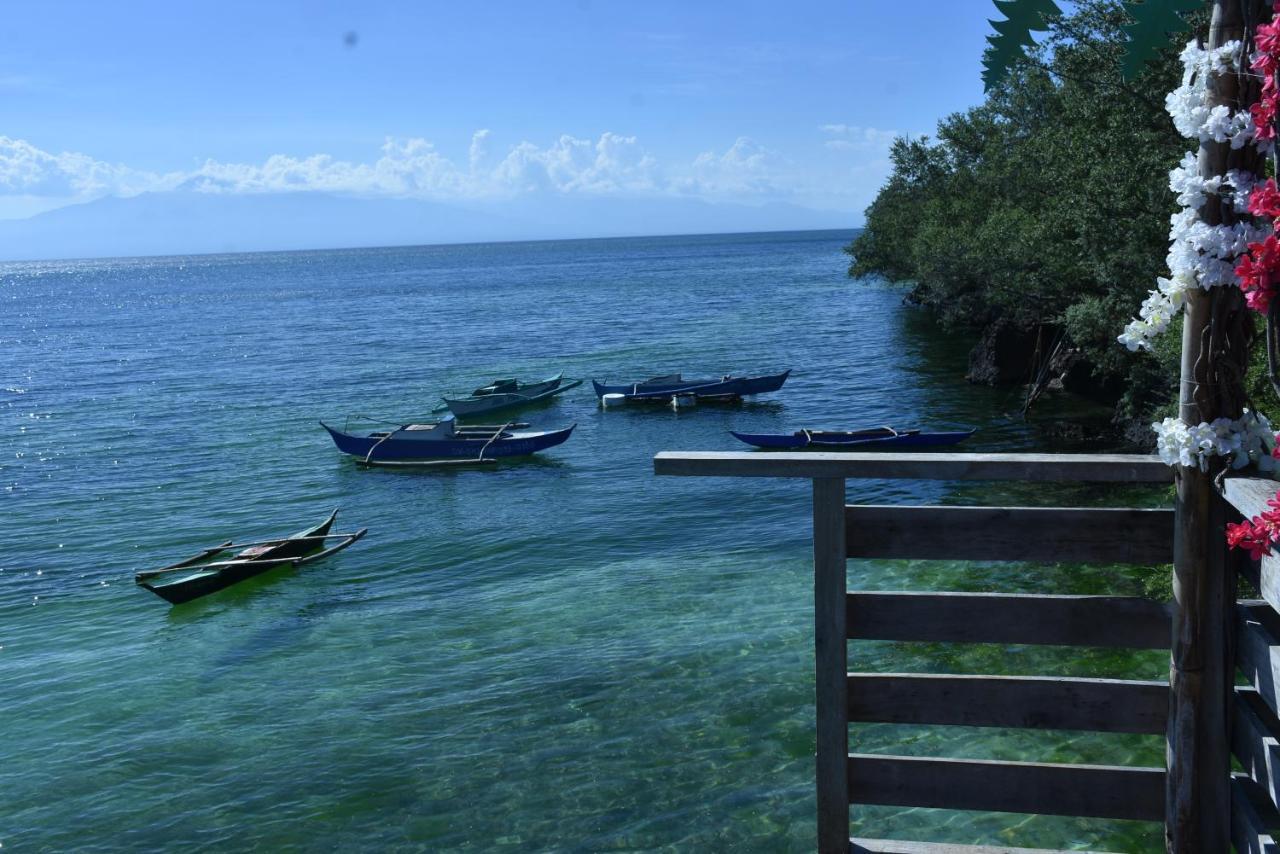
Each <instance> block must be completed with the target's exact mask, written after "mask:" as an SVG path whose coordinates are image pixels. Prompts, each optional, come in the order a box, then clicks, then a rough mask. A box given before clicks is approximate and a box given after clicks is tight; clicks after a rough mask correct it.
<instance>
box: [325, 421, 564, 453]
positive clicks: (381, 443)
mask: <svg viewBox="0 0 1280 854" xmlns="http://www.w3.org/2000/svg"><path fill="white" fill-rule="evenodd" d="M320 426H322V427H324V429H325V430H327V431H329V436H330V437H331V438H332V439H333V443H334V445H336V446H337V448H338V450H339V451H342V453H344V454H350V455H352V456H354V457H359V458H360V459H361V460H366V459H367V460H369V461H371V462H378V461H410V460H458V459H468V458H471V459H477V460H478V459H480V457H481V451H482V450H483V452H484V458H485V459H494V458H499V457H521V456H527V455H529V454H536V453H538V452H539V451H545V450H546V449H547V448H554V447H555V446H556V445H560V444H563V443H564V442H566V441H567V440H568V439H569V436H570V435H571V434H572V433H573V430H574V426H576V425H572V426H569V427H566V428H564V429H563V430H548V431H543V432H534V433H520V432H517V433H509V434H505V436H504V437H502V438H498V439H493V440H492V441H490V439H489V438H486V437H482V436H480V437H474V438H472V437H467V438H455V439H448V440H433V439H429V438H426V437H423V438H421V439H419V438H412V437H406V438H403V439H402V438H390V439H385V438H384V436H385V435H386V434H375V435H371V436H354V435H352V434H350V433H344V432H342V431H341V430H335V429H334V428H332V427H330V426H329V425H328V424H325V423H324V422H321V424H320ZM401 432H403V431H396V434H397V435H398V434H399V433H401ZM375 446H376V447H375ZM370 451H372V452H373V454H372V456H370Z"/></svg>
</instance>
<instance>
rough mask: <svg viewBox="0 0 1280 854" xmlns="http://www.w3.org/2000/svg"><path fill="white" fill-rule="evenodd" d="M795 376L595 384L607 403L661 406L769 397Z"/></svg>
mask: <svg viewBox="0 0 1280 854" xmlns="http://www.w3.org/2000/svg"><path fill="white" fill-rule="evenodd" d="M790 375H791V371H790V369H788V370H785V371H783V372H782V373H780V374H772V375H770V376H760V377H734V376H723V377H721V378H720V379H718V380H710V379H699V380H687V379H685V378H684V377H683V376H681V375H680V374H669V375H667V376H662V377H654V378H653V379H648V380H645V381H644V382H638V383H622V384H614V385H610V384H608V383H602V382H597V381H596V380H592V381H591V385H592V386H593V387H594V388H595V391H596V397H598V398H600V399H602V400H603V399H604V396H605V395H607V394H618V395H622V397H623V398H625V399H626V400H654V401H658V402H661V403H667V402H670V401H671V399H672V398H676V397H681V396H687V395H692V396H694V397H716V398H736V397H745V396H747V395H752V394H767V393H769V392H771V391H777V390H778V389H780V388H782V384H783V383H785V382H786V381H787V377H789V376H790Z"/></svg>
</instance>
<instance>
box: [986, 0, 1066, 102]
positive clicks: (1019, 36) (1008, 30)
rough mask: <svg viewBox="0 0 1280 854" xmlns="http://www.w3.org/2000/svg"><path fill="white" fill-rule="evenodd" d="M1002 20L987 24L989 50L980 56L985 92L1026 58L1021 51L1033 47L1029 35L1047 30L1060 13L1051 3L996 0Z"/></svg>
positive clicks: (1045, 0) (1052, 2) (1042, 0)
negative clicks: (1012, 66) (989, 26)
mask: <svg viewBox="0 0 1280 854" xmlns="http://www.w3.org/2000/svg"><path fill="white" fill-rule="evenodd" d="M995 4H996V9H997V10H998V11H999V12H1000V13H1001V14H1003V15H1004V17H1005V20H1003V21H990V24H991V28H992V29H993V30H995V34H994V35H990V36H987V41H988V42H989V43H990V45H991V47H989V48H987V50H986V52H985V53H984V54H983V58H982V66H983V68H984V71H983V72H982V82H983V85H984V87H985V88H986V89H987V91H990V90H991V89H993V88H995V86H996V85H997V84H999V83H1000V81H1001V80H1003V79H1004V78H1006V77H1008V76H1009V66H1011V65H1012V64H1013V63H1014V61H1016V60H1017V59H1019V58H1020V57H1023V56H1025V55H1026V54H1025V53H1023V48H1025V47H1027V46H1029V45H1031V44H1034V43H1035V42H1034V40H1033V39H1032V38H1031V33H1032V32H1040V31H1044V30H1047V29H1049V21H1050V20H1051V19H1052V18H1054V17H1055V16H1057V15H1060V14H1062V12H1061V10H1060V9H1058V4H1057V3H1055V2H1054V0H995Z"/></svg>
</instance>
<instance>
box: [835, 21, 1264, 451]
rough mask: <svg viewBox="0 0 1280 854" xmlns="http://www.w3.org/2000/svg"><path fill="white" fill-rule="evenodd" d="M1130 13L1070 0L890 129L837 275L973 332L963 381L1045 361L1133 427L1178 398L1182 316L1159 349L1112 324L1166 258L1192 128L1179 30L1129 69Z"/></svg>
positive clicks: (1001, 379) (1047, 371)
mask: <svg viewBox="0 0 1280 854" xmlns="http://www.w3.org/2000/svg"><path fill="white" fill-rule="evenodd" d="M1126 21H1127V19H1126V18H1125V16H1124V13H1123V12H1122V11H1121V8H1120V3H1119V2H1115V0H1085V2H1081V3H1079V4H1076V5H1075V8H1074V11H1073V12H1072V13H1071V14H1069V15H1066V16H1064V17H1062V18H1060V19H1058V20H1057V21H1055V22H1054V23H1053V26H1052V29H1051V31H1050V33H1049V35H1048V36H1047V38H1046V39H1045V41H1044V43H1043V44H1042V45H1041V46H1040V47H1039V48H1038V49H1036V50H1035V51H1033V52H1032V55H1031V57H1030V59H1029V60H1028V61H1026V62H1022V63H1020V64H1019V65H1018V66H1017V67H1015V68H1014V70H1013V73H1012V74H1011V75H1010V76H1009V78H1008V79H1007V80H1006V81H1005V82H1004V83H1002V84H1001V86H1000V87H999V88H998V89H996V90H994V91H992V92H991V93H989V95H988V97H987V98H986V100H985V101H984V102H983V103H982V104H981V105H979V106H977V107H974V108H973V109H970V110H968V111H967V112H964V113H957V114H953V115H951V116H948V117H946V118H945V119H943V120H942V121H940V122H939V123H938V128H937V134H936V136H935V137H932V138H930V137H924V138H919V139H907V138H900V139H898V140H896V141H895V143H894V145H893V149H892V161H893V173H892V175H891V177H890V178H889V180H888V182H887V183H886V184H885V186H884V187H883V188H882V189H881V191H880V193H879V195H878V197H877V198H876V199H875V201H874V202H873V203H872V205H871V207H870V208H869V209H868V210H867V223H866V229H865V230H864V231H863V232H862V233H861V234H859V235H858V236H857V237H856V238H855V239H854V241H853V243H851V244H850V245H849V246H848V247H847V250H846V251H847V252H849V254H850V255H851V256H853V260H852V263H851V265H850V269H849V273H850V275H853V276H866V275H872V274H874V275H879V276H883V277H886V278H888V279H890V280H893V281H901V282H909V283H911V285H912V289H911V293H910V297H911V299H912V300H913V301H916V302H918V303H920V304H923V305H925V306H927V307H929V308H930V309H931V310H932V311H933V312H934V313H935V314H936V316H937V317H938V318H939V320H940V321H941V322H942V323H943V324H944V325H946V326H948V327H964V328H969V329H972V330H973V331H974V333H975V337H976V339H978V341H979V347H978V348H977V349H976V351H975V358H974V359H973V360H972V364H971V372H970V378H971V379H972V380H974V381H976V382H991V383H1005V382H1008V383H1014V382H1018V383H1026V382H1030V381H1034V380H1036V379H1041V380H1044V379H1045V378H1047V377H1049V376H1050V375H1055V376H1057V377H1058V378H1059V379H1060V381H1061V383H1062V384H1063V385H1064V386H1065V387H1067V388H1068V389H1069V390H1072V391H1077V392H1081V393H1085V394H1089V395H1090V396H1092V397H1094V398H1096V399H1100V400H1104V401H1106V402H1107V403H1109V404H1113V405H1114V406H1115V420H1116V423H1117V425H1118V426H1139V429H1137V430H1130V431H1129V432H1130V435H1131V436H1133V437H1135V438H1137V437H1139V436H1144V431H1143V430H1142V429H1141V428H1142V427H1145V425H1146V423H1147V422H1148V421H1150V419H1151V418H1152V417H1154V416H1155V415H1156V414H1157V413H1160V412H1161V411H1162V410H1164V409H1166V408H1167V407H1169V406H1170V405H1171V404H1172V402H1173V401H1174V399H1175V394H1176V386H1177V376H1178V364H1177V361H1178V353H1179V349H1180V320H1179V321H1177V322H1176V323H1175V326H1174V327H1173V328H1171V329H1170V330H1169V332H1167V333H1166V334H1165V335H1164V336H1163V338H1162V339H1160V340H1159V342H1158V343H1157V345H1156V350H1155V352H1154V353H1130V352H1129V351H1127V350H1126V349H1125V348H1124V347H1123V346H1121V345H1120V344H1119V343H1117V341H1116V336H1117V335H1118V334H1119V333H1120V331H1121V330H1122V329H1123V327H1124V325H1125V323H1126V322H1128V320H1129V319H1130V318H1131V317H1133V316H1134V315H1135V314H1136V312H1137V309H1138V306H1139V305H1140V304H1141V302H1142V300H1143V299H1144V297H1145V296H1146V295H1147V292H1148V291H1149V290H1151V289H1152V288H1153V287H1154V286H1155V279H1156V277H1157V276H1160V275H1165V274H1166V272H1167V265H1166V262H1165V255H1166V252H1167V249H1168V232H1169V217H1170V215H1171V214H1172V213H1173V212H1174V211H1175V210H1176V209H1177V205H1176V203H1175V200H1174V194H1173V192H1172V191H1171V190H1170V189H1169V177H1168V176H1169V170H1170V169H1172V168H1173V167H1174V166H1176V165H1177V164H1178V162H1179V160H1181V158H1182V157H1183V155H1184V153H1185V152H1186V151H1188V150H1190V149H1192V148H1193V147H1194V144H1193V142H1192V141H1188V140H1185V139H1183V138H1181V137H1180V136H1179V135H1178V133H1177V131H1176V130H1175V129H1174V127H1173V124H1172V122H1171V121H1170V119H1169V116H1168V115H1167V114H1166V112H1165V109H1164V94H1165V93H1166V92H1168V91H1170V90H1171V89H1173V88H1174V87H1175V86H1177V84H1178V82H1179V81H1180V77H1181V73H1182V66H1181V63H1180V62H1179V61H1178V56H1177V54H1178V50H1179V48H1178V46H1176V45H1174V44H1172V43H1171V45H1170V47H1169V48H1168V49H1167V50H1165V51H1164V52H1163V53H1162V55H1161V56H1160V57H1159V58H1158V59H1157V60H1156V61H1153V62H1152V63H1150V64H1149V65H1148V66H1147V68H1146V70H1145V71H1144V72H1143V73H1142V75H1140V76H1139V77H1138V78H1137V79H1136V80H1135V81H1134V82H1133V83H1125V82H1123V81H1122V80H1121V78H1120V71H1119V68H1120V56H1121V53H1122V46H1123V42H1124V34H1123V32H1122V31H1121V29H1120V27H1121V25H1122V24H1123V23H1125V22H1126ZM1197 24H1198V25H1199V26H1198V29H1199V30H1200V31H1203V29H1204V21H1203V20H1201V21H1198V22H1197ZM1055 352H1056V353H1057V356H1056V358H1054V359H1053V360H1052V364H1051V358H1050V357H1051V356H1053V354H1054V353H1055ZM1255 374H1256V372H1255ZM1250 386H1251V391H1252V392H1253V393H1254V395H1255V397H1258V398H1272V399H1273V395H1272V394H1271V392H1270V391H1269V389H1267V388H1266V387H1265V383H1263V382H1260V381H1255V382H1253V383H1251V384H1250ZM1258 402H1259V403H1261V404H1262V405H1263V407H1264V408H1267V407H1266V403H1267V402H1268V401H1266V400H1259V401H1258Z"/></svg>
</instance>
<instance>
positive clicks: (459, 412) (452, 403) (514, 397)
mask: <svg viewBox="0 0 1280 854" xmlns="http://www.w3.org/2000/svg"><path fill="white" fill-rule="evenodd" d="M580 385H582V380H571V381H570V382H567V383H562V382H560V380H559V378H557V379H556V381H555V384H554V385H551V386H550V387H548V388H543V389H542V390H541V391H536V392H532V393H531V392H530V391H528V390H527V389H528V388H529V387H526V389H522V390H521V391H519V392H514V393H503V392H499V393H495V394H485V395H480V396H478V397H446V398H444V403H445V407H446V408H447V409H448V410H449V411H450V412H452V413H453V414H454V415H456V416H458V417H459V418H474V417H476V416H479V415H489V414H490V413H495V412H509V411H511V410H514V409H518V408H520V407H522V406H528V405H529V404H531V403H539V402H541V401H544V400H550V399H551V398H553V397H555V396H556V395H558V394H563V393H564V392H566V391H569V390H570V389H574V388H577V387H578V386H580Z"/></svg>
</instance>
